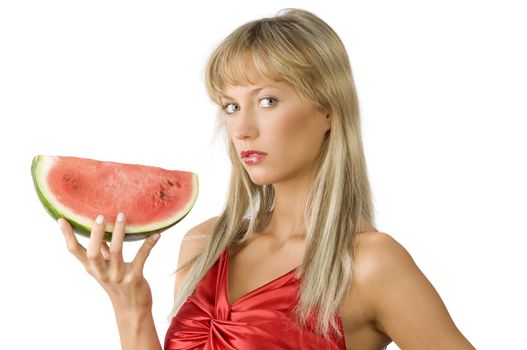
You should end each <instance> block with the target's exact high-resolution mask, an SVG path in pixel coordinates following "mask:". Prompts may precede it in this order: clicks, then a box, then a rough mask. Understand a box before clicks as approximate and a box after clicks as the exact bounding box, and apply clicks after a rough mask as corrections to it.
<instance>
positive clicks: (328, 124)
mask: <svg viewBox="0 0 527 350" xmlns="http://www.w3.org/2000/svg"><path fill="white" fill-rule="evenodd" d="M324 124H325V127H326V132H328V131H330V130H331V118H330V116H329V113H327V114H326V117H325V118H324Z"/></svg>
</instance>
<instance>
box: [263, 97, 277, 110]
mask: <svg viewBox="0 0 527 350" xmlns="http://www.w3.org/2000/svg"><path fill="white" fill-rule="evenodd" d="M276 102H278V100H277V99H276V98H274V97H264V98H261V99H260V106H261V107H264V108H269V107H270V106H272V105H274V104H276ZM262 104H263V105H262Z"/></svg>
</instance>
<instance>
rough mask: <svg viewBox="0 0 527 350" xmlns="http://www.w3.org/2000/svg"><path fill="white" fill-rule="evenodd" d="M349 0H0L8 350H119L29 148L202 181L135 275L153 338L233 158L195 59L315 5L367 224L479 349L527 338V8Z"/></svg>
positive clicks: (3, 310)
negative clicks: (350, 134) (365, 175)
mask: <svg viewBox="0 0 527 350" xmlns="http://www.w3.org/2000/svg"><path fill="white" fill-rule="evenodd" d="M342 3H343V2H342ZM342 3H340V2H332V1H327V0H326V1H322V2H320V1H317V2H314V1H313V2H307V1H289V2H287V1H266V2H263V3H260V4H256V3H253V2H250V1H221V2H210V3H203V2H198V1H194V2H192V4H191V5H189V4H186V3H183V2H176V1H107V0H105V1H89V2H88V1H82V2H81V1H32V2H30V1H3V2H2V3H1V5H0V123H1V124H0V142H1V144H0V146H1V147H0V152H1V159H2V161H3V165H2V170H1V172H0V176H1V181H0V195H1V197H2V199H3V200H1V201H0V203H1V204H0V206H1V208H0V213H1V220H2V230H1V231H0V234H1V235H2V236H3V239H2V247H1V253H0V268H1V288H0V293H1V298H0V322H1V325H0V326H1V330H2V331H1V333H2V335H1V336H0V348H2V349H33V348H43V349H65V348H72V347H73V348H75V349H78V350H80V349H95V348H96V349H117V348H119V337H118V332H117V327H116V325H115V320H114V315H113V310H112V307H111V304H110V302H109V299H108V297H107V296H106V294H105V293H104V291H103V290H102V289H101V288H100V286H99V285H98V284H97V282H96V281H95V280H93V279H92V278H91V277H90V276H89V275H87V274H86V272H85V271H84V269H83V268H82V266H81V265H80V263H78V261H77V260H76V259H75V258H74V257H73V256H72V255H71V254H69V252H68V251H67V250H66V247H65V244H64V240H63V236H62V234H61V233H60V231H59V229H58V227H57V225H56V223H55V222H54V221H53V220H51V218H50V217H49V216H48V215H47V214H46V212H45V211H44V209H43V208H42V206H41V204H40V202H38V199H37V197H36V195H35V192H34V190H33V184H32V181H31V176H30V163H31V159H32V157H33V156H34V155H37V154H48V155H72V156H80V157H87V158H94V159H99V160H110V161H118V162H125V163H139V164H148V165H156V166H161V167H165V168H169V169H179V170H191V171H195V172H197V173H198V175H199V179H200V195H199V198H198V200H197V202H196V205H195V207H194V209H193V210H192V211H191V213H190V214H189V215H188V216H187V217H186V218H185V219H184V220H183V221H182V222H181V223H180V224H178V225H177V226H175V227H173V228H171V229H170V230H169V231H167V232H165V233H164V234H163V235H162V237H161V240H160V241H159V243H158V244H157V246H156V247H155V248H154V250H153V251H152V254H151V256H150V258H149V260H148V261H147V263H146V267H145V275H146V276H147V279H148V280H149V282H150V285H151V287H152V290H153V297H154V307H153V313H154V318H155V322H156V326H157V330H158V334H159V337H160V339H161V341H162V340H163V338H164V334H165V332H166V329H167V327H168V321H167V320H166V316H167V315H168V313H169V312H170V309H171V306H172V294H173V276H171V275H170V274H171V273H172V272H173V271H174V269H175V268H176V262H177V255H178V251H179V243H180V240H181V238H182V237H183V235H184V234H185V233H186V232H187V230H188V229H189V228H191V227H192V226H195V225H197V224H198V223H200V222H202V221H204V220H206V219H207V218H209V217H211V216H215V215H217V214H218V213H219V211H220V209H221V207H222V206H223V201H224V198H225V192H226V186H227V176H228V174H229V170H230V169H229V163H228V159H227V157H226V152H225V149H224V146H223V143H222V142H221V140H216V141H214V140H213V139H212V126H213V121H214V117H215V107H214V105H213V104H212V102H210V101H209V100H208V98H207V96H206V94H205V88H204V83H203V69H204V66H205V62H206V59H207V56H208V54H209V53H210V52H211V51H212V49H213V48H214V46H215V45H216V44H217V43H218V42H219V41H220V40H221V39H222V38H223V37H225V36H226V35H227V34H228V33H230V32H231V31H232V30H233V29H234V28H235V27H237V26H239V25H241V24H243V23H245V22H247V21H249V20H253V19H256V18H260V17H263V16H271V15H274V14H275V13H276V12H277V11H278V10H280V9H282V8H284V7H301V8H304V9H307V10H310V11H313V12H314V13H316V14H317V15H319V16H320V17H321V18H322V19H324V20H325V21H326V22H328V23H329V24H330V25H331V26H332V27H333V28H334V29H335V30H336V31H337V33H338V34H339V35H340V36H341V38H342V40H343V41H344V44H345V46H346V47H347V49H348V52H349V55H350V59H351V64H352V68H353V72H354V78H355V82H356V85H357V89H358V94H359V99H360V107H361V112H362V124H363V135H364V142H365V151H366V157H367V161H368V171H369V175H370V179H371V183H372V187H373V191H374V195H375V205H376V214H377V219H378V220H377V228H378V229H379V230H381V231H383V232H386V233H389V234H390V235H392V236H393V237H394V238H395V239H397V240H398V241H399V242H400V243H401V244H403V245H404V246H405V247H406V249H407V250H408V251H409V252H410V254H411V255H412V256H413V258H414V259H415V261H416V262H417V264H418V265H419V267H420V268H421V269H422V271H423V272H424V273H425V275H426V276H427V277H428V278H429V280H430V281H431V282H432V283H433V285H434V286H435V287H436V289H437V290H438V292H439V294H440V295H441V297H442V299H443V301H444V302H445V304H446V305H447V308H448V310H449V311H450V313H451V315H452V317H453V319H454V321H455V322H456V324H457V325H458V327H459V328H460V329H461V331H462V332H463V334H464V335H465V336H466V337H467V338H468V339H469V340H470V341H471V342H472V343H473V344H474V345H475V346H476V347H477V348H478V349H508V348H509V349H512V348H515V349H519V348H521V347H522V346H523V348H526V347H525V345H524V336H523V335H524V334H525V328H526V326H527V323H526V322H525V313H526V312H527V304H526V302H525V295H527V289H526V287H525V284H522V283H521V282H522V280H523V281H525V275H526V273H525V270H526V266H527V263H526V262H527V261H526V260H527V259H526V257H525V249H526V244H527V239H526V238H525V236H526V234H527V230H526V226H525V218H526V200H525V198H526V197H527V188H526V185H525V179H527V170H526V167H525V163H526V157H525V151H526V150H527V138H526V137H525V134H526V131H527V128H526V124H525V118H526V117H527V113H526V112H527V107H526V92H527V91H526V90H527V87H526V81H527V69H526V64H525V62H527V54H526V52H525V47H526V44H525V43H526V41H525V40H526V39H525V33H527V21H525V18H526V17H527V16H526V15H527V13H526V11H525V10H524V9H523V8H522V7H521V5H520V3H521V1H517V2H513V1H441V2H439V1H437V2H431V1H408V0H401V1H384V2H379V1H371V0H370V1H351V2H348V5H346V7H343V5H342ZM82 242H83V243H86V242H87V241H86V240H82ZM139 244H140V243H137V244H136V243H130V244H127V246H126V247H125V248H126V252H125V253H126V257H127V258H128V259H131V257H133V256H134V255H135V252H136V250H137V248H138V246H139ZM389 349H397V347H396V346H395V345H394V344H392V345H390V347H389Z"/></svg>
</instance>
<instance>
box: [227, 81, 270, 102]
mask: <svg viewBox="0 0 527 350" xmlns="http://www.w3.org/2000/svg"><path fill="white" fill-rule="evenodd" d="M268 87H273V88H278V87H277V86H275V85H270V84H268V85H264V86H260V87H257V88H254V89H252V90H251V91H250V92H249V94H250V95H254V94H256V93H257V92H259V91H261V90H263V89H265V88H268ZM220 98H228V99H231V100H234V99H235V98H233V97H230V96H228V95H221V96H220Z"/></svg>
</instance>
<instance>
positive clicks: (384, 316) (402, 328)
mask: <svg viewBox="0 0 527 350" xmlns="http://www.w3.org/2000/svg"><path fill="white" fill-rule="evenodd" d="M360 245H362V247H361V248H360V249H359V248H358V249H357V256H356V261H357V265H358V274H357V282H356V283H358V284H360V288H361V289H362V290H364V291H367V293H365V294H364V295H365V302H366V303H367V307H368V309H370V310H371V311H372V314H373V315H374V319H375V320H376V323H377V325H378V328H379V329H380V330H381V331H382V332H384V333H385V334H387V335H388V336H390V338H392V339H393V341H394V342H395V343H396V344H397V345H398V346H399V347H400V348H401V349H404V350H417V349H428V350H447V349H448V350H473V349H475V348H474V347H473V346H472V345H471V344H470V342H469V341H468V340H467V339H466V338H465V337H464V336H463V334H462V333H461V332H460V331H459V329H458V328H457V327H456V325H455V324H454V321H453V320H452V318H451V317H450V315H449V313H448V311H447V309H446V307H445V305H444V303H443V301H442V300H441V298H440V296H439V294H438V293H437V291H436V290H435V289H434V287H433V286H432V284H431V283H430V282H429V281H428V279H427V278H426V277H425V275H424V274H423V273H422V272H421V270H420V269H419V268H418V267H417V265H416V264H415V262H414V260H413V259H412V257H411V256H410V254H409V253H408V252H407V251H406V249H405V248H404V247H403V246H402V245H401V244H399V243H398V242H397V241H396V240H395V239H393V238H392V237H391V236H389V235H387V234H385V233H379V234H376V235H373V236H371V237H368V238H367V239H365V240H364V242H361V244H359V246H360Z"/></svg>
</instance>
